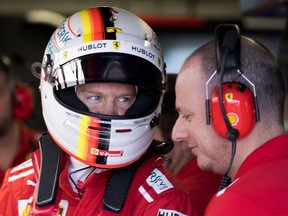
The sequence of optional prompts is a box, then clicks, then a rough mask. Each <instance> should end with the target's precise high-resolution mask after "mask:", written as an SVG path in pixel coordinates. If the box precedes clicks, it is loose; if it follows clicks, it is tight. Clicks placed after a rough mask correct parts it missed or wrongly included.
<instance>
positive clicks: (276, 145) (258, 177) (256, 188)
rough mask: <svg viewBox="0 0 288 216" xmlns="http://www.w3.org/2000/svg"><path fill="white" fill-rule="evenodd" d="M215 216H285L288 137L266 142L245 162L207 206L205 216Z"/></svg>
mask: <svg viewBox="0 0 288 216" xmlns="http://www.w3.org/2000/svg"><path fill="white" fill-rule="evenodd" d="M214 215H215V216H216V215H217V216H219V215H233V216H244V215H245V216H252V215H253V216H255V215H261V216H272V215H273V216H276V215H277V216H287V215H288V135H282V136H279V137H276V138H274V139H272V140H270V141H268V142H267V143H266V144H264V145H263V146H261V147H259V148H258V149H256V150H255V151H254V152H253V153H252V154H251V155H250V156H249V157H248V158H247V159H246V160H245V161H244V163H243V164H242V165H241V167H240V169H239V170H238V172H237V174H236V176H235V178H234V181H233V182H232V183H231V184H230V185H229V186H228V187H227V188H225V189H223V190H222V191H219V192H218V193H217V194H216V195H215V196H214V197H213V199H212V201H211V202H210V204H209V205H208V208H207V210H206V213H205V216H214Z"/></svg>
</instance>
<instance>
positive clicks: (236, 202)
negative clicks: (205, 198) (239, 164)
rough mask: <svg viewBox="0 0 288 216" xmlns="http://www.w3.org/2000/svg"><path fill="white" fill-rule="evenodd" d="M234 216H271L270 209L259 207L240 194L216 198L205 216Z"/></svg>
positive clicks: (227, 193) (226, 194) (228, 194)
mask: <svg viewBox="0 0 288 216" xmlns="http://www.w3.org/2000/svg"><path fill="white" fill-rule="evenodd" d="M218 215H233V216H243V215H245V216H255V215H261V216H268V215H269V216H271V214H270V213H269V211H268V209H265V208H263V205H258V204H257V202H255V200H250V199H249V197H247V196H244V195H242V194H240V193H229V192H225V196H219V197H216V196H214V197H213V199H212V201H211V202H210V203H209V205H208V207H207V210H206V213H205V216H218Z"/></svg>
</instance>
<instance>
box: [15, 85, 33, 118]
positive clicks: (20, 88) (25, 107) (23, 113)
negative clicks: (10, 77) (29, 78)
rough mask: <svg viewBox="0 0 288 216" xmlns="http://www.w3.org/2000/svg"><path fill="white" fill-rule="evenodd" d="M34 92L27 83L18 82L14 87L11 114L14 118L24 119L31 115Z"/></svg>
mask: <svg viewBox="0 0 288 216" xmlns="http://www.w3.org/2000/svg"><path fill="white" fill-rule="evenodd" d="M34 97H35V94H34V90H33V88H32V86H30V85H29V84H26V83H25V84H24V83H21V84H18V85H17V86H16V87H15V89H14V103H13V114H14V118H16V119H19V120H25V119H28V118H30V117H31V116H32V113H33V109H34V105H35V99H34Z"/></svg>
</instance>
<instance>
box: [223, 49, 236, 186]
mask: <svg viewBox="0 0 288 216" xmlns="http://www.w3.org/2000/svg"><path fill="white" fill-rule="evenodd" d="M228 54H229V49H228V48H227V49H225V50H224V53H223V59H222V62H221V65H220V69H219V70H220V71H219V73H220V81H219V100H220V107H221V112H222V116H223V118H224V121H225V124H226V126H227V138H228V140H230V141H231V144H232V149H231V159H230V162H229V165H228V168H227V170H226V172H225V174H224V176H223V178H222V181H221V183H220V187H219V189H218V190H219V191H220V190H222V189H224V188H225V187H227V186H228V185H229V184H230V182H231V178H230V176H228V174H229V171H230V169H231V167H232V164H233V160H234V156H235V152H236V140H237V137H238V135H239V132H238V130H237V129H234V128H233V127H232V125H231V124H230V122H229V119H228V117H227V113H226V110H225V106H224V103H223V80H224V69H225V65H224V64H225V63H226V60H227V58H228Z"/></svg>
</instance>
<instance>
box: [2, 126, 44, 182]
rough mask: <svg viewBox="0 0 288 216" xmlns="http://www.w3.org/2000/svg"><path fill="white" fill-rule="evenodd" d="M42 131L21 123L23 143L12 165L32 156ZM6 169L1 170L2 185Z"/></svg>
mask: <svg viewBox="0 0 288 216" xmlns="http://www.w3.org/2000/svg"><path fill="white" fill-rule="evenodd" d="M40 136H41V132H40V131H38V130H35V129H32V128H29V127H27V126H26V125H25V124H24V123H20V137H21V144H20V149H19V151H18V153H17V155H16V157H15V158H14V160H13V162H12V164H11V167H14V166H16V165H19V164H20V163H22V162H24V161H26V160H27V159H29V158H31V154H32V152H33V151H35V150H36V149H37V148H38V142H39V138H40ZM4 175H5V171H3V170H0V185H2V182H3V179H4Z"/></svg>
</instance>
